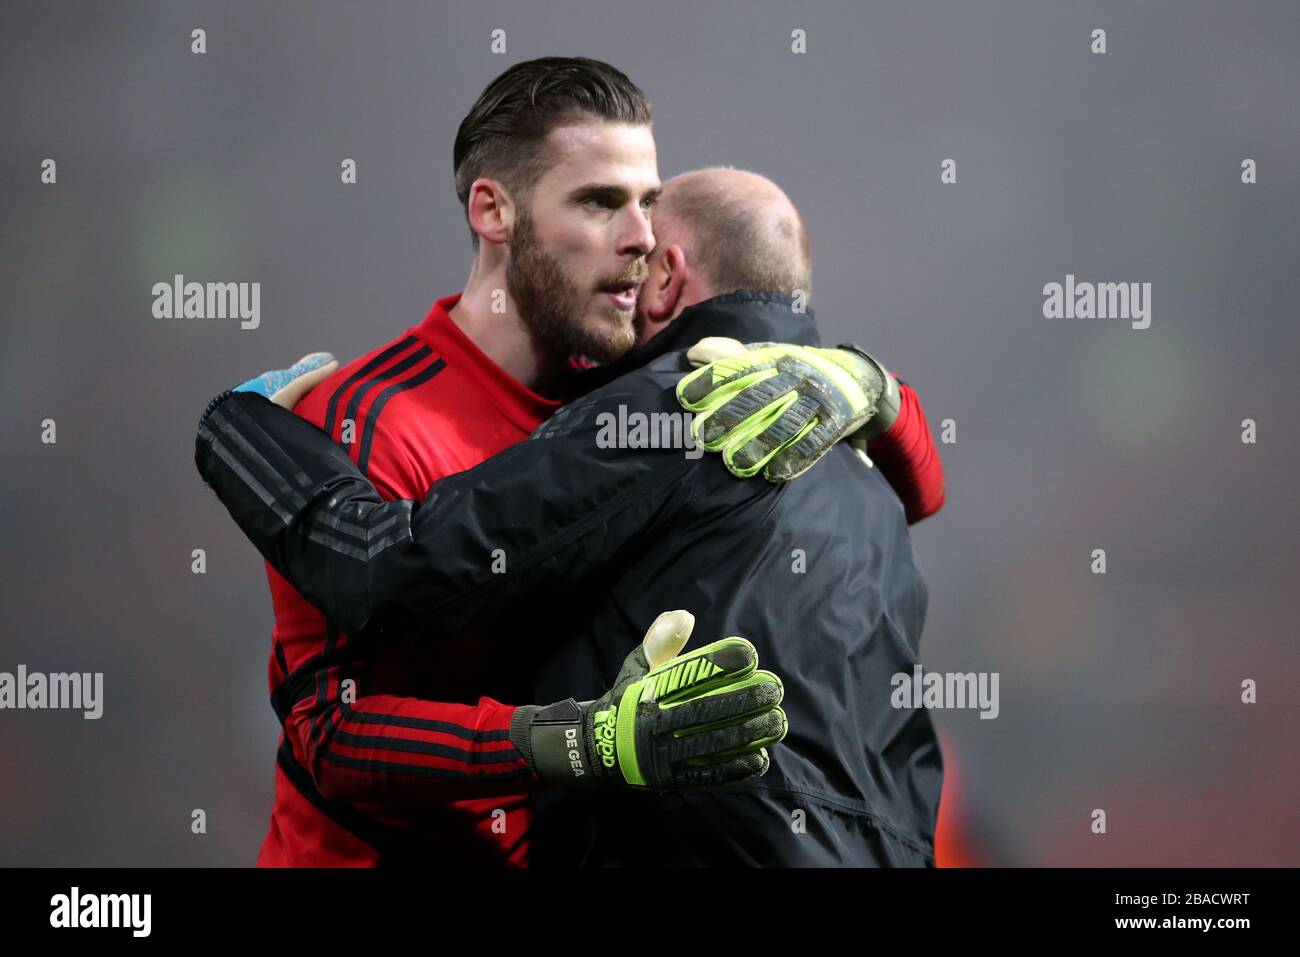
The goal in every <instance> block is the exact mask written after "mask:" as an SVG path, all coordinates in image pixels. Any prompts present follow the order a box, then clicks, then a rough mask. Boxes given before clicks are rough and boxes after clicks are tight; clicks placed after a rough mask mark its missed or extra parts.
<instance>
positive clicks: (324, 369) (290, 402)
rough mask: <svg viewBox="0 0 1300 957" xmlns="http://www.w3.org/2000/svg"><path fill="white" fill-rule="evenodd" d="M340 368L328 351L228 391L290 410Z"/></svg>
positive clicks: (273, 370) (270, 372)
mask: <svg viewBox="0 0 1300 957" xmlns="http://www.w3.org/2000/svg"><path fill="white" fill-rule="evenodd" d="M338 367H339V364H338V361H337V360H336V359H335V358H334V357H333V356H332V355H330V354H329V353H328V352H313V353H311V354H310V355H305V356H303V357H302V358H301V359H299V360H298V361H297V362H295V363H294V364H293V365H292V366H290V367H289V368H288V369H272V370H270V371H268V372H263V373H262V374H261V375H259V376H254V377H253V378H251V379H249V380H248V381H247V382H243V383H241V384H239V385H237V386H235V387H234V388H233V389H231V390H230V391H231V392H256V393H257V394H258V395H261V396H265V397H266V398H268V399H270V400H271V401H272V402H274V403H275V404H276V405H278V406H280V407H281V408H284V409H290V410H292V409H293V407H294V406H295V405H297V404H298V400H299V399H301V398H302V397H303V396H304V395H306V394H307V393H308V392H310V391H311V390H312V389H313V388H315V387H316V386H317V385H318V384H319V383H320V382H321V381H322V380H324V379H327V378H329V376H330V374H331V373H333V372H334V370H335V369H337V368H338Z"/></svg>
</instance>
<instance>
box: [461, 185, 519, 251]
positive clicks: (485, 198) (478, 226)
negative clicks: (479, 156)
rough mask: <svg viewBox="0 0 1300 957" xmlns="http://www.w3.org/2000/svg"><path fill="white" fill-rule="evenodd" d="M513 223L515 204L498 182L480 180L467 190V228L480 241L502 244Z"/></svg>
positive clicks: (507, 237) (508, 236)
mask: <svg viewBox="0 0 1300 957" xmlns="http://www.w3.org/2000/svg"><path fill="white" fill-rule="evenodd" d="M514 221H515V204H514V201H513V200H512V199H511V198H510V194H509V193H508V192H506V188H505V187H504V186H502V185H501V183H500V182H499V181H498V180H495V179H485V178H480V179H476V180H474V183H473V185H472V186H470V188H469V226H470V229H472V230H474V232H475V233H477V234H478V236H479V238H480V239H484V240H486V241H487V242H490V243H504V242H505V241H506V240H507V239H509V238H510V228H511V226H513V225H514Z"/></svg>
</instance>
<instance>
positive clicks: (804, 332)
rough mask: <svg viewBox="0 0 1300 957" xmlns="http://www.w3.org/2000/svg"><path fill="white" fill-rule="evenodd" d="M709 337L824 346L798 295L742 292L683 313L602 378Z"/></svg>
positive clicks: (626, 371)
mask: <svg viewBox="0 0 1300 957" xmlns="http://www.w3.org/2000/svg"><path fill="white" fill-rule="evenodd" d="M705 336H728V337H730V338H732V339H739V340H740V341H741V342H791V343H795V344H797V345H804V346H815V345H819V344H820V343H821V339H820V337H819V336H818V335H817V326H816V325H815V323H814V319H813V312H812V310H811V309H807V310H806V311H805V312H802V313H799V312H795V311H794V298H793V297H792V296H787V295H784V294H782V293H776V292H758V291H756V290H753V289H741V290H739V291H737V292H729V293H726V294H724V295H721V296H714V297H713V298H712V299H705V300H704V301H703V302H697V303H696V304H695V305H693V306H689V307H687V308H686V309H683V310H682V314H681V315H680V316H678V317H677V318H676V319H674V320H673V321H672V322H671V323H669V324H668V325H667V326H666V327H665V328H664V330H663V331H662V332H660V333H659V335H657V336H655V337H654V338H653V339H651V340H650V341H649V342H647V343H646V344H645V345H643V346H642V347H641V348H639V349H637V350H635V351H633V352H631V353H629V354H628V355H627V356H625V357H623V358H622V359H620V360H619V361H618V362H616V363H614V364H613V365H611V366H607V367H605V368H603V369H601V370H600V371H601V372H602V373H604V375H602V376H601V377H600V378H601V379H602V380H603V381H609V380H610V379H613V378H615V377H617V376H620V375H624V374H626V373H628V372H631V371H632V370H633V369H639V368H640V367H641V366H644V365H647V364H649V363H651V362H653V361H654V360H655V359H658V358H659V357H660V356H663V355H667V354H668V353H670V352H680V351H682V350H685V349H689V348H690V347H691V346H693V345H695V343H697V342H699V341H700V340H701V339H703V338H704V337H705ZM593 371H595V370H593Z"/></svg>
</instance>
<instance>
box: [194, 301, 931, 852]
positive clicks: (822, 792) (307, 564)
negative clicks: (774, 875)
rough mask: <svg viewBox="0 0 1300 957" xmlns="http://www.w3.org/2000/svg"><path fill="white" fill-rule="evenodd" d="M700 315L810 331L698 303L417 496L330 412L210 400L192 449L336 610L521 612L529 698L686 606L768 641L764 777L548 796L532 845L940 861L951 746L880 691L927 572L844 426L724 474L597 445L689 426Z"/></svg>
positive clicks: (733, 305) (244, 517)
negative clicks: (771, 717)
mask: <svg viewBox="0 0 1300 957" xmlns="http://www.w3.org/2000/svg"><path fill="white" fill-rule="evenodd" d="M706 335H724V336H731V337H733V338H737V339H740V340H742V341H759V340H766V341H783V342H797V343H804V344H816V343H817V334H816V329H815V327H814V325H813V322H812V317H811V316H810V315H800V314H796V313H795V312H794V311H793V310H792V309H791V307H790V300H789V299H788V298H787V297H782V296H777V295H773V294H766V293H751V292H742V293H732V294H729V295H726V296H719V297H716V298H714V299H711V300H708V301H707V302H704V303H700V304H698V305H696V306H693V307H691V308H690V309H688V310H686V311H685V312H683V314H682V315H681V316H680V317H679V318H678V319H677V321H675V322H674V323H673V324H672V325H671V326H669V327H668V328H667V329H666V330H665V331H664V332H662V333H660V334H659V335H658V336H657V337H656V338H655V339H654V340H652V341H651V342H650V343H649V344H648V345H647V346H646V347H644V348H643V349H641V350H638V352H636V353H634V354H633V355H632V356H631V357H629V359H628V360H625V362H624V363H621V364H620V365H619V366H618V367H616V368H615V369H614V370H613V373H617V372H622V371H625V370H628V371H626V374H624V375H621V376H618V377H617V378H614V379H613V380H612V381H608V382H606V383H605V384H602V385H599V387H597V388H595V389H594V390H593V391H591V392H590V393H588V394H587V395H586V396H584V397H583V398H582V399H579V400H577V401H575V402H573V403H570V404H569V405H567V406H565V407H564V408H563V409H561V410H560V411H559V412H557V413H556V414H555V415H554V416H553V417H552V418H551V419H550V420H549V421H547V422H546V423H544V424H543V425H542V426H541V427H540V428H539V429H538V430H537V432H535V433H534V434H533V435H532V436H531V437H530V439H529V440H528V441H525V442H521V443H519V444H518V445H515V446H513V447H511V448H508V449H506V450H505V451H503V452H502V453H500V454H499V455H497V456H494V457H493V458H492V459H489V460H488V461H486V462H484V463H483V464H482V465H479V466H478V467H476V468H474V469H471V470H470V471H468V472H463V473H460V474H458V475H453V476H450V477H448V478H447V479H444V480H443V481H441V482H439V483H438V484H437V485H435V486H434V488H433V489H432V490H431V491H430V493H429V496H428V497H427V498H426V500H425V501H424V502H423V503H421V504H418V505H416V504H414V503H410V502H384V501H383V500H382V499H380V497H379V496H378V495H377V494H376V492H375V490H374V489H373V487H371V486H370V484H369V483H368V482H366V480H365V479H364V478H363V477H362V476H361V475H360V473H358V472H357V470H356V467H355V466H354V465H353V464H352V462H351V461H350V459H349V458H348V457H347V454H346V452H344V450H342V449H341V448H339V447H338V446H337V445H335V444H334V443H333V442H332V441H331V440H330V439H329V438H328V437H327V436H325V434H324V433H322V432H320V431H319V430H318V429H316V428H315V427H314V426H312V425H310V424H309V423H307V422H305V421H303V420H302V419H300V418H298V417H297V416H295V415H293V414H292V413H289V412H286V411H284V410H282V409H279V408H278V407H276V406H273V405H272V404H271V403H269V402H267V401H266V400H265V399H262V398H260V397H257V396H253V395H249V394H245V393H235V394H233V395H230V396H228V397H227V396H222V397H218V399H217V400H214V402H213V405H212V406H210V408H209V412H208V413H206V414H205V417H204V420H203V421H202V422H201V423H200V429H199V440H198V447H197V454H196V460H197V463H198V466H199V471H200V473H201V474H202V475H203V478H204V479H205V481H207V482H208V483H209V484H210V485H211V487H212V488H213V490H214V491H216V493H217V495H218V496H219V497H220V498H221V500H222V502H224V503H225V505H226V506H227V508H228V509H229V510H230V512H231V515H232V516H233V517H234V518H235V520H236V522H237V523H238V524H239V525H240V527H241V528H242V529H243V530H244V532H245V533H246V534H247V535H248V536H249V538H250V539H251V540H252V541H253V543H254V544H255V545H256V546H257V548H258V550H259V551H260V552H261V553H262V554H263V555H264V556H265V557H266V558H267V559H268V561H270V562H271V564H272V565H274V566H275V567H276V568H277V569H278V570H279V571H280V572H281V573H282V574H284V575H285V577H286V578H287V579H288V580H289V581H290V582H291V583H293V585H294V586H295V587H297V588H298V589H299V590H300V591H301V592H302V593H303V595H304V596H305V597H307V598H308V599H309V600H310V601H312V602H313V603H314V604H316V605H317V606H318V607H320V608H321V609H322V610H323V611H324V612H325V613H326V614H327V615H328V616H329V617H330V618H332V619H333V620H334V621H335V622H337V623H338V625H339V626H340V627H341V628H342V629H343V630H345V631H346V632H348V633H349V634H353V635H362V636H364V638H365V640H385V639H386V637H397V636H400V637H401V638H402V639H403V640H410V638H411V636H412V635H418V636H420V638H421V640H438V638H439V637H440V636H446V635H452V634H455V633H456V632H457V631H460V630H462V629H464V628H466V627H468V626H470V625H476V626H482V625H492V624H495V625H497V626H498V627H503V628H507V629H509V631H510V632H512V633H513V634H514V635H516V636H517V638H518V642H519V644H518V647H519V649H520V654H519V657H518V660H517V662H513V663H512V664H513V665H514V666H517V667H529V668H535V669H536V672H535V673H536V675H537V677H536V680H535V694H536V699H535V700H536V701H538V702H540V703H548V702H550V701H553V700H559V699H563V698H567V697H570V696H572V697H575V698H578V699H580V700H581V699H588V698H595V697H598V696H599V695H600V694H602V693H603V692H604V690H605V689H606V688H607V687H608V686H609V685H610V684H611V683H612V681H613V678H614V676H615V674H616V672H617V670H618V667H619V665H620V664H621V662H622V660H623V658H624V656H625V655H626V654H627V653H628V652H629V651H630V650H631V649H632V648H633V647H635V645H636V644H637V643H638V642H639V641H640V639H641V636H642V634H643V632H644V630H645V628H646V627H647V626H648V625H649V624H650V622H651V621H653V620H654V618H655V616H656V615H657V614H659V612H661V611H664V610H667V609H670V608H686V609H688V610H690V611H691V612H692V613H693V614H694V615H695V618H696V625H695V632H694V636H693V638H692V645H693V646H695V645H698V644H703V643H707V642H709V641H712V640H714V639H716V638H719V637H723V636H726V635H733V634H734V635H743V636H745V637H747V638H749V639H750V640H751V641H753V642H754V644H755V646H756V647H757V648H758V652H759V661H760V666H761V667H764V668H767V669H769V670H772V671H775V672H776V673H777V674H778V675H780V677H781V679H782V681H783V682H784V684H785V688H786V694H785V702H784V707H785V709H786V712H787V714H788V716H789V721H790V731H789V734H788V736H787V738H786V740H785V741H784V742H783V743H782V744H780V745H777V746H775V747H773V748H771V749H770V750H771V754H772V767H771V769H770V770H769V771H768V773H767V774H766V775H765V776H764V777H763V778H761V779H759V780H756V781H752V782H748V783H745V784H741V785H734V786H730V787H725V788H715V789H709V790H706V791H692V792H680V793H674V794H667V795H664V794H654V793H651V794H643V793H623V792H619V793H617V794H611V793H608V792H602V793H584V794H574V793H570V792H563V793H560V792H553V793H551V794H549V795H547V796H545V797H544V798H542V799H540V800H539V802H538V807H539V817H538V824H537V833H536V836H535V841H534V861H535V863H538V864H550V863H554V864H570V863H588V864H616V863H628V864H634V863H645V864H680V863H708V864H736V863H755V864H789V865H830V864H849V865H863V866H871V865H899V864H906V865H928V864H933V839H934V824H935V818H936V815H937V812H938V803H939V792H940V787H941V783H942V762H941V758H940V754H939V747H938V741H937V739H936V737H935V734H934V729H933V725H932V723H931V720H930V717H929V715H928V713H927V712H925V711H924V710H910V709H895V708H893V707H891V706H890V693H891V691H892V688H891V683H890V680H891V677H892V676H893V675H894V674H896V673H898V672H903V673H906V674H908V675H910V674H911V672H912V668H913V665H914V664H916V663H917V662H918V651H917V645H918V642H919V639H920V635H921V628H922V625H923V623H924V618H925V607H926V587H925V583H924V581H923V579H922V577H921V574H920V571H919V570H918V568H917V564H916V559H915V555H914V553H913V549H912V543H911V539H910V537H909V534H908V528H907V521H906V519H905V517H904V514H903V509H902V506H901V504H900V502H899V500H898V498H897V497H896V496H895V495H894V493H893V491H892V489H890V487H889V485H888V483H887V482H886V481H885V479H884V477H883V476H881V475H880V474H879V472H878V471H877V470H875V469H870V468H867V467H866V466H865V464H864V463H863V462H862V461H861V460H859V459H858V458H857V457H856V455H855V453H854V452H853V451H852V450H850V449H849V448H847V447H845V446H840V447H837V448H836V449H834V450H832V452H830V453H829V454H828V455H827V456H826V457H825V458H824V459H823V460H822V461H821V462H820V463H818V464H817V465H816V466H815V467H814V468H812V469H811V470H809V471H808V472H807V473H806V474H805V475H804V476H801V477H800V478H798V479H796V480H794V481H793V482H790V483H788V484H785V485H772V484H769V483H768V482H766V481H763V480H762V479H752V480H748V481H741V480H738V479H735V478H733V477H732V476H731V475H730V474H729V473H728V472H727V471H726V470H725V468H724V467H723V466H722V463H721V462H719V461H717V457H716V456H711V455H708V456H704V457H702V458H701V457H699V452H698V450H687V449H683V448H681V447H677V448H645V447H639V448H621V447H609V444H610V443H609V442H608V441H607V440H608V439H609V438H610V437H611V435H612V434H613V433H612V430H611V428H610V426H611V423H618V422H620V421H621V422H623V423H627V424H630V425H633V426H635V425H636V424H638V421H642V422H645V423H647V424H649V423H654V424H655V425H657V426H659V427H661V428H663V427H667V426H671V425H673V424H678V425H680V426H681V427H683V428H684V427H686V425H687V423H685V422H684V421H682V420H681V418H676V417H680V416H681V410H680V407H679V406H678V404H677V401H676V397H675V394H674V389H675V386H676V384H677V381H678V380H679V379H680V378H681V376H682V375H684V374H685V373H686V372H688V371H689V368H690V367H689V364H688V363H687V361H686V357H685V353H684V350H685V349H686V348H687V347H688V346H690V345H692V344H693V343H694V342H696V341H697V340H698V339H700V338H701V337H703V336H706ZM611 374H612V373H611V372H604V373H599V375H601V376H602V377H603V378H609V377H610V375H611ZM620 407H622V408H621V409H620ZM655 414H658V415H659V418H658V419H655V418H652V416H654V415H655ZM664 414H667V415H668V416H669V417H668V418H664V417H663V416H664ZM638 415H640V416H645V417H646V418H645V419H644V420H638V418H637V416H638ZM678 434H680V433H678ZM614 437H617V436H616V435H615V436H614ZM634 441H635V438H634ZM642 444H643V445H644V443H642ZM250 451H255V452H256V453H257V454H255V455H253V454H250ZM290 462H291V463H292V464H293V467H292V468H291V467H289V463H290ZM497 550H500V551H497ZM501 557H504V559H505V571H504V572H502V570H501V563H500V561H499V559H500V558H501ZM494 559H498V560H496V561H494ZM521 612H522V614H521Z"/></svg>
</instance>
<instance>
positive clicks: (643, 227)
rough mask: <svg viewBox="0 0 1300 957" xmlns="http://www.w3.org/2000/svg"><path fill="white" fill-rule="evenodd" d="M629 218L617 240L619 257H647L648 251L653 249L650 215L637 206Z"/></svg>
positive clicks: (653, 237)
mask: <svg viewBox="0 0 1300 957" xmlns="http://www.w3.org/2000/svg"><path fill="white" fill-rule="evenodd" d="M631 217H632V218H631V219H630V220H629V221H628V223H627V226H626V227H625V230H624V233H623V235H622V236H621V237H620V239H619V249H618V252H619V255H620V256H649V255H650V250H652V249H654V248H655V234H654V229H653V227H652V226H651V225H650V214H649V213H648V212H647V211H646V210H644V209H642V208H641V207H640V205H638V206H636V207H635V209H634V210H633V211H632V213H631Z"/></svg>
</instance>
